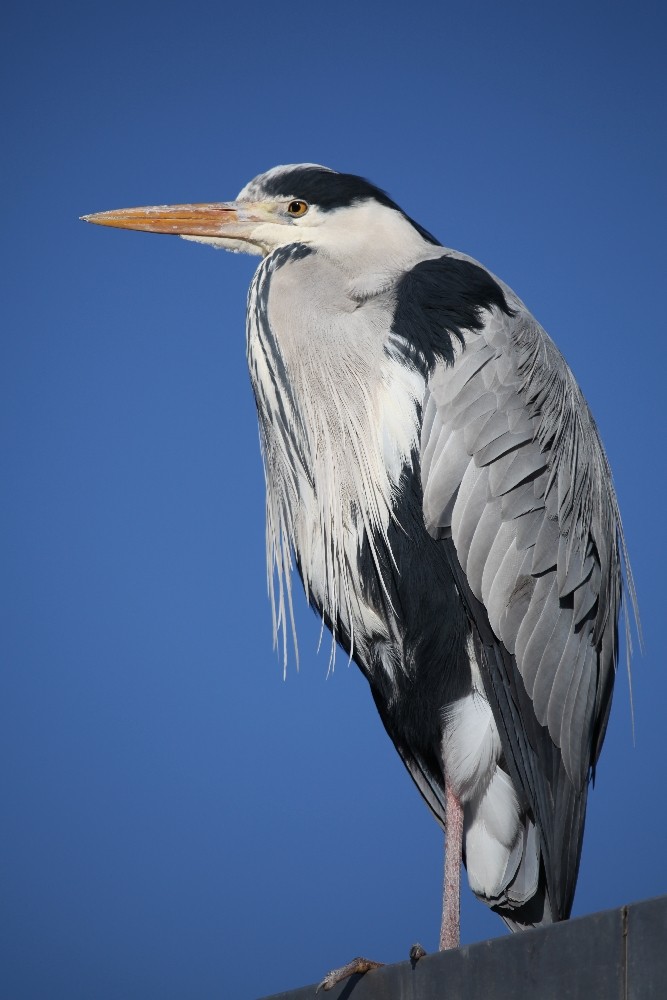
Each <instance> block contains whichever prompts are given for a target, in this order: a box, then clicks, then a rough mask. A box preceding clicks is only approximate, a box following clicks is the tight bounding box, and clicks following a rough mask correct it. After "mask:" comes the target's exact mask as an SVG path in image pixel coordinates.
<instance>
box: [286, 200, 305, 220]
mask: <svg viewBox="0 0 667 1000" xmlns="http://www.w3.org/2000/svg"><path fill="white" fill-rule="evenodd" d="M307 211H308V204H307V202H305V201H291V202H290V203H289V205H288V206H287V212H288V214H289V215H291V216H292V218H293V219H300V218H301V216H302V215H305V214H306V212H307Z"/></svg>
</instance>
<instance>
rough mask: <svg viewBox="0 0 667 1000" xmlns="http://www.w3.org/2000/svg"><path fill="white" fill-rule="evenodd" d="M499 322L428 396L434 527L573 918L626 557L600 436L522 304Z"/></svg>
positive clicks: (554, 877)
mask: <svg viewBox="0 0 667 1000" xmlns="http://www.w3.org/2000/svg"><path fill="white" fill-rule="evenodd" d="M508 302H509V304H510V306H511V307H513V313H512V315H507V314H505V313H502V312H500V311H499V310H496V309H493V310H490V311H486V312H485V313H484V320H485V322H484V325H483V326H482V327H481V329H480V330H479V332H466V334H465V350H464V351H463V352H462V353H460V354H459V355H458V357H457V358H456V360H455V363H454V364H453V365H452V366H447V365H445V364H442V363H439V364H438V365H437V366H436V368H435V370H434V371H433V372H432V375H431V377H430V380H429V383H428V391H427V395H426V399H425V402H424V411H423V427H422V441H421V452H422V455H421V457H422V484H423V491H424V517H425V523H426V527H427V529H428V530H429V532H430V533H431V534H432V535H434V536H435V537H439V538H442V539H443V544H444V545H445V546H446V547H447V549H448V555H449V559H450V564H451V567H452V570H453V572H454V575H455V577H456V579H457V584H458V587H459V591H460V592H461V594H462V597H463V599H464V601H465V603H466V605H467V609H468V614H469V616H470V618H471V621H472V623H473V625H474V626H475V633H476V638H477V642H478V645H479V650H480V654H481V656H480V658H481V660H482V665H483V675H484V682H485V688H486V691H487V695H488V697H489V700H490V702H491V705H492V708H493V711H494V715H495V717H496V722H497V724H498V728H499V731H500V734H501V739H502V742H503V749H504V754H505V757H506V760H507V764H508V768H509V770H510V771H511V773H512V777H513V778H514V781H515V785H517V790H518V791H519V792H520V794H523V797H524V802H525V804H526V806H527V807H528V808H529V809H530V810H531V812H532V814H533V816H534V818H535V821H536V823H537V826H538V829H539V831H540V837H541V842H542V853H543V857H544V861H545V870H546V878H547V885H548V889H549V896H550V899H551V905H552V909H553V911H554V916H556V917H557V918H558V917H565V916H567V915H568V914H569V910H570V907H571V904H572V898H573V895H574V887H575V884H576V877H577V870H578V863H579V856H580V851H581V838H582V834H583V821H584V812H585V802H586V790H587V782H588V777H589V774H590V772H591V768H592V767H594V765H595V762H596V760H597V758H598V755H599V752H600V748H601V745H602V741H603V739H604V733H605V728H606V724H607V719H608V716H609V710H610V705H611V695H612V688H613V683H614V675H615V669H616V662H617V655H618V636H617V623H618V614H619V609H620V601H621V592H622V574H621V560H622V554H623V553H624V551H625V550H624V543H623V537H622V530H621V523H620V518H619V514H618V507H617V502H616V497H615V494H614V490H613V485H612V481H611V474H610V471H609V466H608V463H607V459H606V456H605V453H604V450H603V448H602V444H601V442H600V439H599V435H598V432H597V428H596V426H595V423H594V421H593V418H592V416H591V414H590V412H589V409H588V407H587V405H586V402H585V400H584V398H583V396H582V394H581V391H580V390H579V388H578V386H577V384H576V382H575V380H574V377H573V376H572V374H571V372H570V370H569V368H568V367H567V365H566V363H565V361H564V360H563V358H562V356H561V354H560V353H559V351H558V350H557V348H556V347H555V345H554V344H553V343H552V341H551V340H550V339H549V337H548V336H547V335H546V333H545V332H544V331H543V330H542V329H541V327H540V326H539V325H538V324H537V323H536V322H535V320H534V319H533V318H532V316H530V314H529V313H528V312H527V311H526V310H525V308H524V307H523V306H522V304H521V303H519V302H518V301H517V300H516V299H514V298H513V297H510V296H508Z"/></svg>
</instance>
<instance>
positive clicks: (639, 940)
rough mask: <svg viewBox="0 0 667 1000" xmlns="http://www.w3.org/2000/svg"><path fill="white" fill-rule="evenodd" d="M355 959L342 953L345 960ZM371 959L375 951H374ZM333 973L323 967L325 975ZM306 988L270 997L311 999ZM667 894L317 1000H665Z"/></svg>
mask: <svg viewBox="0 0 667 1000" xmlns="http://www.w3.org/2000/svg"><path fill="white" fill-rule="evenodd" d="M352 957H353V956H351V955H341V962H344V961H348V960H349V959H351V958H352ZM368 957H369V958H373V956H372V955H369V956H368ZM327 971H328V970H327V969H323V970H322V975H324V974H325V973H326V972H327ZM314 996H315V986H314V985H313V986H305V987H302V988H301V989H296V990H291V991H288V992H287V993H279V994H275V995H274V996H272V997H266V998H265V1000H313V997H314ZM664 997H667V896H662V897H660V898H658V899H650V900H646V901H645V902H641V903H633V904H632V905H630V906H624V907H621V909H620V910H607V911H606V912H604V913H594V914H592V915H591V916H588V917H580V918H579V919H577V920H570V921H567V922H566V923H561V924H555V925H553V926H552V927H547V928H544V929H540V930H535V931H526V932H524V933H521V934H513V935H512V936H511V937H505V938H499V939H496V940H493V941H483V942H481V943H480V944H473V945H468V946H467V947H465V948H460V949H459V950H458V951H450V952H442V953H439V954H434V955H427V956H426V957H425V958H422V959H421V961H419V962H417V963H416V965H415V967H414V968H413V967H412V965H411V963H410V962H400V963H399V964H397V965H388V966H386V967H384V968H382V969H377V970H375V971H373V972H369V973H367V974H366V975H365V976H353V977H351V978H350V979H348V980H347V981H346V982H344V983H340V984H339V985H338V986H337V987H335V988H334V989H333V990H330V991H329V992H328V993H318V1000H324V998H327V1000H348V998H350V1000H526V998H530V1000H662V998H664Z"/></svg>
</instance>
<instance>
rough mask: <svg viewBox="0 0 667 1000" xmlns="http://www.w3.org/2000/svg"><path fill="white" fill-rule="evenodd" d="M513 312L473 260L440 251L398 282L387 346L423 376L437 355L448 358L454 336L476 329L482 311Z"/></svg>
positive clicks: (451, 357)
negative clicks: (421, 372)
mask: <svg viewBox="0 0 667 1000" xmlns="http://www.w3.org/2000/svg"><path fill="white" fill-rule="evenodd" d="M494 306H495V307H496V308H497V309H500V310H501V312H504V313H506V315H508V316H511V315H513V313H512V310H511V309H510V308H509V306H508V305H507V300H506V299H505V294H504V292H503V290H502V288H501V287H500V285H499V284H498V282H497V281H495V280H494V279H493V278H492V277H491V275H490V274H489V272H488V271H485V270H484V268H483V267H480V265H479V264H473V263H471V261H468V260H459V259H458V258H456V257H450V256H449V255H447V254H445V255H444V256H442V257H437V258H436V259H435V260H424V261H422V262H421V263H419V264H417V265H416V266H415V267H413V268H412V270H411V271H408V273H407V274H405V275H404V276H403V277H402V278H401V280H400V281H399V283H398V286H397V296H396V308H395V310H394V319H393V323H392V327H391V338H390V343H389V345H388V350H389V351H391V352H396V351H397V352H398V353H399V354H401V355H402V356H403V357H405V358H407V359H409V360H410V362H411V363H412V364H414V365H416V366H417V367H418V368H419V369H420V370H422V369H423V370H424V372H425V374H428V373H429V372H430V371H431V369H432V368H433V366H434V365H435V363H436V361H437V360H438V359H442V360H444V361H445V362H446V363H448V364H451V363H452V362H453V361H454V342H453V340H454V338H456V340H458V341H459V343H461V344H463V342H464V338H463V331H464V330H481V329H482V327H483V325H484V321H483V319H482V315H481V314H482V310H484V309H491V308H492V307H494Z"/></svg>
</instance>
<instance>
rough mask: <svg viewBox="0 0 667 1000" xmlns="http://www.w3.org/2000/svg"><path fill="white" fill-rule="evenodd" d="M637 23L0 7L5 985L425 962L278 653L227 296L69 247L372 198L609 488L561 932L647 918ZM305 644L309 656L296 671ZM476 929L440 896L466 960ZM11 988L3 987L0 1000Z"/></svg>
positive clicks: (319, 715)
mask: <svg viewBox="0 0 667 1000" xmlns="http://www.w3.org/2000/svg"><path fill="white" fill-rule="evenodd" d="M664 18H665V15H664V9H663V8H662V6H661V5H658V4H657V3H656V4H643V3H635V4H632V5H629V4H625V5H617V4H614V5H610V4H606V3H605V4H602V3H586V4H581V3H570V2H564V3H559V4H558V5H555V4H554V5H550V6H547V5H538V4H529V3H512V2H508V3H505V4H492V3H486V4H485V3H466V4H459V3H457V4H453V3H450V2H444V3H443V2H440V3H430V4H428V3H427V4H420V3H416V4H411V5H409V6H408V8H407V9H406V6H405V5H399V4H392V3H385V4H366V5H360V4H350V3H347V2H342V3H339V4H336V5H330V6H326V7H324V8H320V7H319V6H316V5H314V4H306V3H292V4H289V3H286V4H276V3H273V4H263V3H257V4H251V5H248V4H238V5H230V4H217V5H210V4H202V3H199V2H197V0H193V2H190V3H187V4H181V3H169V2H167V3H164V2H163V3H159V4H158V3H155V4H153V3H136V4H134V3H133V4H129V3H126V2H117V3H115V4H113V5H106V4H105V5H101V4H95V3H85V4H84V3H80V4H77V3H67V2H65V3H63V4H58V5H51V4H49V5H46V4H43V5H40V4H29V3H28V4H18V3H16V2H13V3H10V4H9V6H8V13H5V18H4V28H5V30H4V45H3V49H4V51H3V59H2V65H1V67H0V72H1V73H2V76H3V88H4V95H3V96H4V100H3V117H4V119H5V121H4V127H3V137H4V140H5V141H4V143H3V146H4V155H3V160H4V167H3V187H4V191H5V201H4V206H5V207H4V215H3V226H2V241H3V261H4V263H3V266H2V276H3V279H4V280H5V286H6V288H5V291H4V293H3V296H2V304H3V311H4V312H5V314H6V315H5V317H4V321H3V326H2V353H3V361H2V367H1V373H0V378H1V379H2V389H1V392H0V408H1V411H2V446H3V466H4V470H5V471H4V477H3V479H4V486H5V488H4V490H3V494H2V501H1V502H2V520H1V523H2V534H3V552H4V555H3V574H2V581H1V586H2V595H1V597H2V599H1V601H0V608H1V614H2V619H3V621H2V626H1V630H0V634H1V635H2V647H1V649H2V671H1V675H0V686H1V689H2V690H1V692H0V695H1V701H0V717H1V718H0V762H1V763H0V767H1V768H2V772H1V782H2V789H1V795H0V803H1V804H0V810H1V811H2V813H3V815H2V820H1V822H2V831H3V832H2V840H1V847H0V896H1V898H2V903H1V904H0V920H1V921H2V925H3V926H2V927H0V952H2V954H0V987H1V989H0V991H1V992H2V995H3V996H7V997H11V998H12V1000H36V998H40V1000H41V998H45V997H49V998H58V1000H59V998H61V997H62V998H67V1000H79V998H81V1000H89V998H90V997H95V998H96V1000H116V998H119V1000H120V998H122V1000H134V998H137V1000H139V998H145V997H148V996H156V997H158V996H159V997H160V998H163V1000H168V998H174V1000H175V998H181V997H184V996H187V997H191V998H195V1000H196V998H207V1000H208V998H210V997H225V998H232V1000H237V998H238V1000H250V998H253V997H258V996H261V995H264V994H269V993H273V992H278V991H279V990H283V989H287V988H288V987H290V986H296V985H300V984H304V983H307V982H310V981H313V980H316V979H318V978H320V976H321V975H322V974H323V973H324V972H325V971H326V970H327V969H329V968H330V967H331V966H332V965H336V964H340V963H341V962H344V961H347V960H348V959H349V958H350V957H352V956H353V955H356V954H360V953H361V954H368V955H369V956H370V957H373V958H377V959H383V960H386V961H398V960H402V959H404V958H405V957H406V956H407V952H408V948H409V946H410V945H411V944H412V942H413V941H416V940H419V941H421V942H422V944H423V945H424V946H425V947H426V948H427V949H433V948H434V947H435V946H436V941H437V930H438V920H439V907H440V879H441V849H442V845H441V836H440V833H439V830H438V828H437V827H436V824H435V823H434V821H433V820H432V819H431V817H430V815H429V814H428V812H427V810H426V808H425V806H424V805H423V804H422V801H421V799H420V797H419V795H418V793H417V791H416V790H415V789H414V788H413V786H412V783H411V781H410V779H409V778H408V776H407V773H406V772H405V771H404V769H403V767H402V765H401V763H400V761H399V759H398V757H397V755H396V754H395V752H394V750H393V748H392V747H391V744H390V743H389V740H388V739H387V737H386V736H385V734H384V732H383V730H382V727H381V724H380V722H379V720H378V718H377V716H376V712H375V709H374V706H373V704H372V701H371V698H370V695H369V692H368V689H367V686H366V684H365V682H364V681H363V679H362V678H361V676H360V674H359V673H358V671H357V669H356V668H355V667H354V666H352V667H350V668H348V666H347V663H346V660H345V658H344V657H341V658H339V660H338V662H337V666H336V670H335V672H334V673H333V675H332V676H329V678H328V679H327V676H326V675H327V663H328V649H327V648H323V649H322V651H321V652H320V653H319V654H318V653H317V643H318V636H319V626H318V623H317V621H316V620H315V618H314V616H313V615H312V614H311V613H310V612H309V611H308V610H307V609H306V608H305V607H304V603H305V602H304V601H302V600H300V599H299V600H298V601H297V624H298V630H299V634H300V651H301V669H300V672H299V673H297V672H296V670H295V668H294V664H293V662H292V663H291V664H290V666H289V669H288V675H287V680H286V681H283V679H282V669H281V665H280V663H279V660H278V657H277V656H276V654H274V653H273V651H272V646H271V621H270V611H269V605H268V601H267V597H266V584H265V569H264V510H263V489H264V487H263V479H262V470H261V464H260V458H259V449H258V440H257V428H256V419H255V414H254V407H253V401H252V396H251V392H250V388H249V383H248V378H247V373H246V368H245V344H244V314H245V296H246V290H247V287H248V283H249V280H250V277H251V274H252V270H253V268H254V266H255V262H254V261H253V260H252V259H250V258H240V257H231V256H229V255H227V254H222V253H219V252H214V251H212V250H210V249H208V248H205V247H201V246H195V245H191V244H186V243H184V242H183V241H181V240H175V239H172V240H170V239H166V238H158V237H155V236H147V235H143V234H137V233H127V232H115V231H111V230H108V231H105V230H101V229H98V228H96V227H92V226H85V225H83V224H82V223H80V222H79V221H78V217H79V216H80V215H82V214H83V213H87V212H95V211H102V210H105V209H111V208H117V207H124V206H128V205H142V204H154V203H163V202H184V201H207V200H221V199H225V198H229V197H233V196H234V195H235V194H236V193H237V192H238V190H239V189H240V188H241V187H242V186H243V184H244V183H245V182H246V181H247V180H248V179H250V178H251V177H252V176H254V175H255V174H257V173H259V172H260V171H262V170H264V169H266V168H268V167H270V166H272V165H274V164H277V163H284V162H298V161H303V160H307V161H315V162H321V163H325V164H327V165H329V166H332V167H335V168H338V169H342V170H347V171H353V172H356V173H360V174H363V175H365V176H367V177H369V178H371V179H372V180H373V181H375V182H376V183H377V184H379V185H380V186H381V187H383V188H385V189H386V190H388V191H389V192H390V194H391V195H392V196H393V197H394V198H395V199H396V200H397V201H398V202H399V203H400V204H401V205H402V207H403V208H404V209H405V210H406V211H407V212H408V213H409V214H410V215H411V216H413V217H414V218H416V219H417V220H419V221H420V222H421V223H422V224H423V225H425V226H427V227H428V229H430V230H431V231H433V232H434V233H436V234H437V235H438V236H439V237H440V238H441V240H442V241H443V242H444V243H445V244H447V245H450V246H454V247H456V248H458V249H461V250H465V251H466V252H468V253H470V254H472V255H473V256H475V257H477V258H478V259H479V260H481V261H482V262H483V263H485V264H486V265H487V266H488V267H490V268H491V269H492V270H493V271H494V272H496V273H497V274H499V275H500V276H502V277H503V278H504V279H505V280H506V281H507V282H508V283H510V284H511V285H512V286H513V287H514V288H515V289H516V291H517V292H518V293H519V294H520V295H521V296H522V297H523V299H524V300H525V301H526V303H527V304H528V305H529V307H530V308H531V309H532V310H533V312H534V313H535V314H536V316H537V317H538V318H539V319H540V321H541V322H542V323H543V325H544V326H545V327H546V328H547V330H548V331H549V332H550V333H551V334H552V336H553V337H554V338H555V339H556V341H557V342H558V344H559V346H560V347H561V349H562V350H563V352H564V354H565V356H566V357H567V359H568V361H569V362H570V364H571V366H572V367H573V369H574V371H575V373H576V375H577V377H578V378H579V380H580V383H581V385H582V387H583V389H584V391H585V393H586V395H587V397H588V399H589V401H590V403H591V406H592V409H593V411H594V414H595V416H596V418H597V420H598V423H599V425H600V428H601V431H602V435H603V438H604V441H605V444H606V447H607V450H608V453H609V457H610V460H611V464H612V467H613V469H614V473H615V478H616V483H617V488H618V493H619V498H620V501H621V507H622V511H623V515H624V520H625V525H626V531H627V538H628V544H629V548H630V552H631V555H632V561H633V567H634V571H635V576H636V580H637V589H638V594H639V599H640V605H641V612H642V618H643V624H644V631H645V640H646V652H645V655H644V656H643V657H637V658H636V660H635V665H634V699H635V722H636V745H634V746H633V738H632V733H631V724H630V710H629V696H628V683H627V678H626V674H625V668H624V667H623V669H622V671H621V672H620V674H619V678H618V686H617V694H616V698H615V704H614V710H613V715H612V720H611V725H610V729H609V734H608V738H607V744H606V746H605V750H604V752H603V755H602V760H601V764H600V768H599V775H598V780H597V784H596V788H595V790H594V792H593V793H592V795H591V797H590V805H589V814H588V826H587V835H586V840H585V847H584V855H583V862H582V869H581V876H580V882H579V889H578V894H577V897H576V901H575V912H576V913H578V914H581V913H586V912H590V911H593V910H598V909H603V908H606V907H612V906H618V905H620V904H622V903H625V902H630V901H632V900H636V899H640V898H644V897H648V896H652V895H657V894H660V893H663V892H666V891H667V855H666V854H665V850H664V845H665V828H666V825H667V805H666V803H665V791H664V790H665V787H667V764H666V761H665V751H664V718H665V705H666V704H667V680H666V674H665V664H664V659H665V657H664V649H663V642H662V641H661V640H660V628H661V626H662V623H663V621H664V615H665V612H664V607H665V583H664V579H665V576H664V559H665V551H666V548H665V541H666V539H665V526H664V525H665V516H664V515H665V510H664V496H665V477H664V457H663V452H664V433H665V431H664V398H665V386H664V372H665V361H666V358H665V347H664V344H665V324H664V315H665V307H664V301H663V299H664V287H665V265H666V260H665V257H666V255H665V249H664V229H665V177H666V176H667V163H666V162H665V161H666V156H665V152H666V142H665V121H664V94H665V79H664V52H663V39H664V35H665V23H664ZM324 646H325V647H326V644H324ZM501 933H503V928H502V925H501V924H500V921H499V920H498V918H496V917H495V916H493V915H492V914H489V913H488V912H487V911H486V909H485V908H484V907H483V906H482V905H481V904H479V903H477V902H476V901H475V900H474V899H473V898H472V897H471V895H470V893H469V891H468V890H467V888H466V890H465V892H464V896H463V939H464V941H465V942H470V941H475V940H480V939H482V938H485V937H488V936H491V935H498V934H501ZM3 982H4V985H3Z"/></svg>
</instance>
